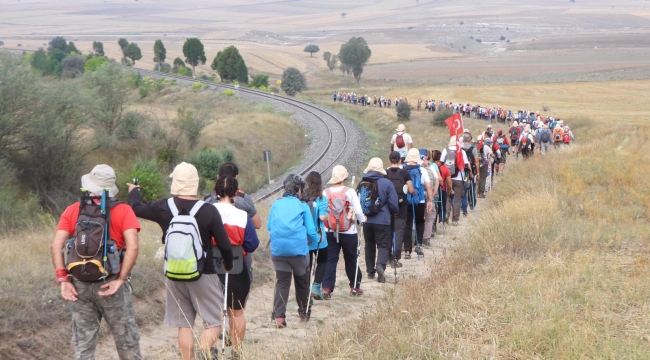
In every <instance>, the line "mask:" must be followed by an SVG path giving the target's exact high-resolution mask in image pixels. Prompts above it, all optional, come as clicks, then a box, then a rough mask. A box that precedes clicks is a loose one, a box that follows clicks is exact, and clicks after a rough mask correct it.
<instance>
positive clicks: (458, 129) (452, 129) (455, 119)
mask: <svg viewBox="0 0 650 360" xmlns="http://www.w3.org/2000/svg"><path fill="white" fill-rule="evenodd" d="M445 123H446V124H447V127H449V137H452V136H456V135H457V134H462V133H463V118H462V117H461V116H460V114H459V113H456V114H454V115H452V116H451V117H450V118H448V119H447V120H445Z"/></svg>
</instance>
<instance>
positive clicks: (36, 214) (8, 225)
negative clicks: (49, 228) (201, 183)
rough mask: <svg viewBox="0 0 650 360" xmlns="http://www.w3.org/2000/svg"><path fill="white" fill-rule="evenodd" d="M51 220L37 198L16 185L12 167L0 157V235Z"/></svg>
mask: <svg viewBox="0 0 650 360" xmlns="http://www.w3.org/2000/svg"><path fill="white" fill-rule="evenodd" d="M48 220H50V221H51V220H52V219H51V217H50V216H49V215H47V213H45V212H44V211H43V209H42V208H41V206H40V205H39V204H38V198H37V197H36V196H34V195H33V194H31V193H24V192H23V191H22V190H21V189H20V188H19V186H18V181H17V180H16V174H15V171H14V169H13V168H12V167H11V165H9V164H8V163H7V162H5V161H4V160H2V159H0V235H2V234H7V233H9V232H10V231H11V230H13V229H23V230H24V229H25V228H27V229H31V228H33V227H35V226H38V225H42V224H43V223H46V222H47V221H48Z"/></svg>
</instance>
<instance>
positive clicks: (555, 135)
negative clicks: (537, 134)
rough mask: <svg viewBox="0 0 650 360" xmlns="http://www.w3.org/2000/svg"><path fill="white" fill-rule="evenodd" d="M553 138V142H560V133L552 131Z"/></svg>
mask: <svg viewBox="0 0 650 360" xmlns="http://www.w3.org/2000/svg"><path fill="white" fill-rule="evenodd" d="M553 137H554V138H555V141H560V140H562V135H560V131H559V130H558V131H553Z"/></svg>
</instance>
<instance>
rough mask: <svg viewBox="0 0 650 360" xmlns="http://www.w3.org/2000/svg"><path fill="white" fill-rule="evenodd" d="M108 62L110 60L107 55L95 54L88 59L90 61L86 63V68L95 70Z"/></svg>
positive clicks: (86, 69)
mask: <svg viewBox="0 0 650 360" xmlns="http://www.w3.org/2000/svg"><path fill="white" fill-rule="evenodd" d="M108 62H109V61H108V58H107V57H105V56H95V57H93V58H91V59H88V61H86V65H84V70H85V71H95V70H97V69H99V68H100V67H102V66H104V64H108Z"/></svg>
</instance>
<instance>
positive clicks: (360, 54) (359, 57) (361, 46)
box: [339, 37, 372, 82]
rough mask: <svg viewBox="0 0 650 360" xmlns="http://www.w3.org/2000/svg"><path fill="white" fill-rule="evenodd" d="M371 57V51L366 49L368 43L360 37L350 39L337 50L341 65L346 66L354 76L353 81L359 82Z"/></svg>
mask: <svg viewBox="0 0 650 360" xmlns="http://www.w3.org/2000/svg"><path fill="white" fill-rule="evenodd" d="M370 55H372V51H370V48H369V47H368V43H366V40H365V39H364V38H362V37H352V38H350V40H349V41H348V42H347V43H345V44H343V45H341V50H339V60H340V61H341V63H342V64H346V65H347V66H348V67H349V68H350V69H351V70H352V74H354V79H355V80H356V81H357V82H359V80H361V74H362V73H363V67H364V65H365V64H366V62H367V61H368V59H369V58H370Z"/></svg>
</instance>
